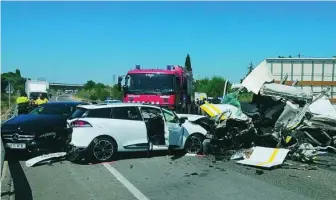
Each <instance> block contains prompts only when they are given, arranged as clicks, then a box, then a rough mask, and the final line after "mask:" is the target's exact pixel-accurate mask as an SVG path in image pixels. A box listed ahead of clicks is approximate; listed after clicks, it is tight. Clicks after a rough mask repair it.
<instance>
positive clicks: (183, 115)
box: [176, 114, 206, 122]
mask: <svg viewBox="0 0 336 200" xmlns="http://www.w3.org/2000/svg"><path fill="white" fill-rule="evenodd" d="M176 115H177V116H178V117H187V118H188V121H191V122H194V121H196V120H198V119H200V118H204V117H206V116H203V115H192V114H176Z"/></svg>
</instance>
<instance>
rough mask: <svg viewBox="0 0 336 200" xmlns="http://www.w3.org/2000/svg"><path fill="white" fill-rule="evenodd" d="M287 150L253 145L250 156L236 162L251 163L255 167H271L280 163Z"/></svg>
mask: <svg viewBox="0 0 336 200" xmlns="http://www.w3.org/2000/svg"><path fill="white" fill-rule="evenodd" d="M288 152H289V150H288V149H278V148H267V147H259V146H257V147H255V148H254V150H253V152H252V154H251V156H250V157H249V158H247V159H244V160H239V161H237V163H240V164H243V165H252V166H256V167H263V168H271V167H274V166H278V165H282V163H283V162H284V160H285V158H286V156H287V154H288Z"/></svg>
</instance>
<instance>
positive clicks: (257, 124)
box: [195, 64, 336, 170]
mask: <svg viewBox="0 0 336 200" xmlns="http://www.w3.org/2000/svg"><path fill="white" fill-rule="evenodd" d="M285 82H286V80H284V81H282V82H280V84H279V83H274V78H273V77H272V73H271V72H270V71H269V69H268V68H267V67H265V65H263V64H261V65H259V66H258V67H256V68H255V69H254V70H253V71H252V72H251V73H250V74H249V75H248V76H247V77H246V78H245V79H244V80H243V82H242V84H241V87H240V88H238V90H237V91H234V92H233V93H230V94H227V95H225V96H224V98H223V100H222V102H221V103H220V104H203V105H202V106H201V107H200V108H201V110H202V112H203V113H205V114H206V115H207V116H208V120H205V119H203V120H202V121H201V122H197V121H196V122H195V123H198V124H199V125H200V126H202V127H203V128H204V129H206V130H207V135H206V138H205V140H204V142H203V149H204V153H206V154H208V153H209V152H211V154H214V155H215V156H216V155H224V154H225V155H228V154H230V153H229V152H232V151H233V153H231V157H230V160H234V161H235V162H236V163H239V164H244V165H251V166H256V167H263V168H271V167H275V166H280V165H282V164H283V162H284V161H285V159H292V160H295V161H300V162H304V163H313V162H314V160H315V159H316V157H317V156H321V155H324V154H327V153H329V152H336V128H335V127H336V109H335V108H334V107H333V106H332V104H331V103H330V101H329V99H328V98H327V96H328V92H329V89H327V90H323V91H322V92H321V94H319V95H317V96H316V95H314V94H313V92H312V91H311V90H307V89H302V88H300V87H295V85H292V86H290V85H285ZM244 91H250V92H252V93H253V100H252V102H251V103H244V102H240V101H239V100H238V97H239V95H240V94H241V93H242V92H244ZM208 151H209V152H208ZM305 169H306V168H305ZM307 169H312V170H313V168H307ZM314 169H315V168H314Z"/></svg>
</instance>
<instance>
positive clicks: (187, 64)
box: [184, 54, 192, 71]
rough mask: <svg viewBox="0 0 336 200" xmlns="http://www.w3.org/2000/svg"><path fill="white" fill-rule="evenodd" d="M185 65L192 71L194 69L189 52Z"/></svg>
mask: <svg viewBox="0 0 336 200" xmlns="http://www.w3.org/2000/svg"><path fill="white" fill-rule="evenodd" d="M184 66H185V68H186V69H187V70H188V71H191V70H192V68H191V61H190V56H189V54H187V57H186V60H185V64H184Z"/></svg>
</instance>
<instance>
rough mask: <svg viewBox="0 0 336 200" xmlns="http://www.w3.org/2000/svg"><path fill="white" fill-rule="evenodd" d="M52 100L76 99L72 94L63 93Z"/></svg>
mask: <svg viewBox="0 0 336 200" xmlns="http://www.w3.org/2000/svg"><path fill="white" fill-rule="evenodd" d="M51 100H52V101H74V100H73V99H72V96H71V95H61V96H55V97H52V99H51Z"/></svg>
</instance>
